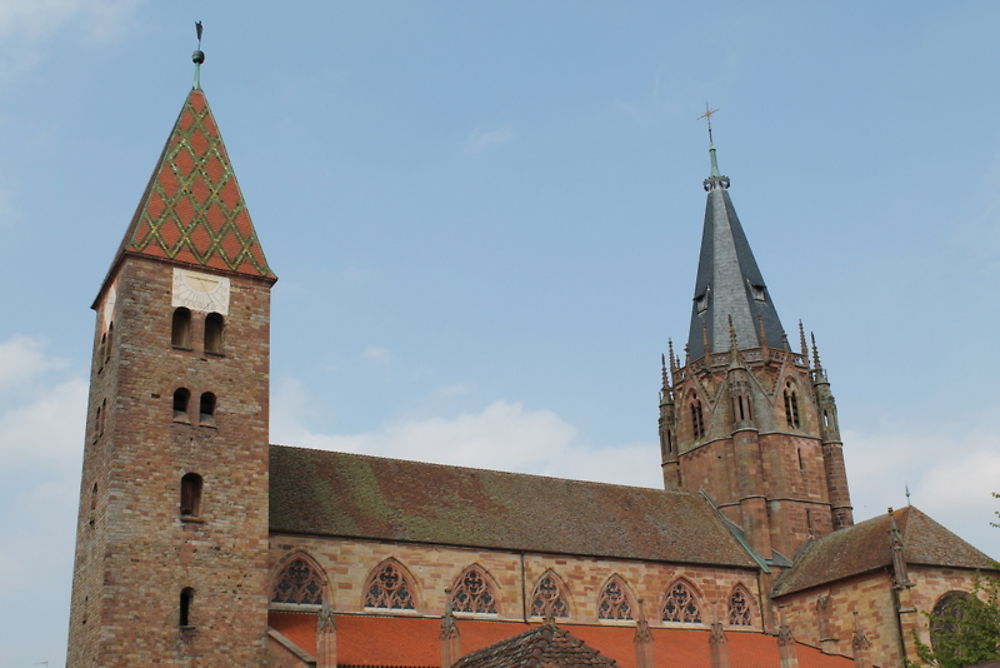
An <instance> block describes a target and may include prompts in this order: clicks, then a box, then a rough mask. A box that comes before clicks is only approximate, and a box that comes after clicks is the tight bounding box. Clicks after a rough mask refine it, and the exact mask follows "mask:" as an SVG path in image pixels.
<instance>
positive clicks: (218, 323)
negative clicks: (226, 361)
mask: <svg viewBox="0 0 1000 668" xmlns="http://www.w3.org/2000/svg"><path fill="white" fill-rule="evenodd" d="M224 327H225V321H224V320H223V318H222V315H221V314H219V313H209V314H208V315H207V316H205V352H206V353H212V354H213V355H221V354H222V331H223V329H224Z"/></svg>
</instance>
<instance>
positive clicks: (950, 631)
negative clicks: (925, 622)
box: [931, 591, 975, 658]
mask: <svg viewBox="0 0 1000 668" xmlns="http://www.w3.org/2000/svg"><path fill="white" fill-rule="evenodd" d="M971 599H972V596H971V595H970V594H966V593H965V592H962V591H950V592H948V593H947V594H945V595H944V596H942V597H941V598H939V599H938V601H937V603H935V604H934V610H933V611H932V612H931V645H932V646H933V648H934V651H935V652H937V653H938V655H939V656H940V655H941V654H949V655H951V656H948V657H947V658H957V657H955V656H954V652H955V650H956V648H955V647H954V646H947V643H946V642H942V641H943V640H945V639H946V638H948V637H949V636H950V637H951V638H952V643H954V636H955V630H956V627H957V626H958V625H959V624H960V623H961V622H962V620H963V619H964V617H965V615H966V614H968V613H970V612H972V610H971V608H972V605H970V603H972V604H973V605H975V602H973V601H971Z"/></svg>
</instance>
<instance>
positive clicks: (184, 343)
mask: <svg viewBox="0 0 1000 668" xmlns="http://www.w3.org/2000/svg"><path fill="white" fill-rule="evenodd" d="M170 343H171V345H172V346H173V347H174V348H183V349H185V350H190V349H191V311H190V310H188V309H186V308H184V307H183V306H181V307H180V308H178V309H175V310H174V318H173V322H172V323H171V327H170Z"/></svg>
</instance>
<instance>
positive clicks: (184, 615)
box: [179, 587, 194, 628]
mask: <svg viewBox="0 0 1000 668" xmlns="http://www.w3.org/2000/svg"><path fill="white" fill-rule="evenodd" d="M193 604H194V589H192V588H191V587H184V589H181V605H180V619H179V623H180V627H181V628H186V627H190V626H193V624H192V623H191V607H192V605H193Z"/></svg>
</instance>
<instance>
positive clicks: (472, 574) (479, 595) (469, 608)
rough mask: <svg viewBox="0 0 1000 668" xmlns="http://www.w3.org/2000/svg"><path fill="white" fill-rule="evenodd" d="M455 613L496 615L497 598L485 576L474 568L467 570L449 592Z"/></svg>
mask: <svg viewBox="0 0 1000 668" xmlns="http://www.w3.org/2000/svg"><path fill="white" fill-rule="evenodd" d="M451 604H452V609H453V610H454V611H455V612H479V613H488V614H494V615H495V614H497V613H498V612H499V610H498V609H497V597H496V594H495V593H494V592H493V587H492V586H491V585H490V581H489V579H487V577H486V574H485V573H484V572H483V571H482V570H480V569H479V568H478V567H476V566H470V567H469V568H467V569H466V570H465V571H464V572H463V573H462V575H461V576H459V578H458V581H457V582H456V583H455V586H454V587H452V590H451Z"/></svg>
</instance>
